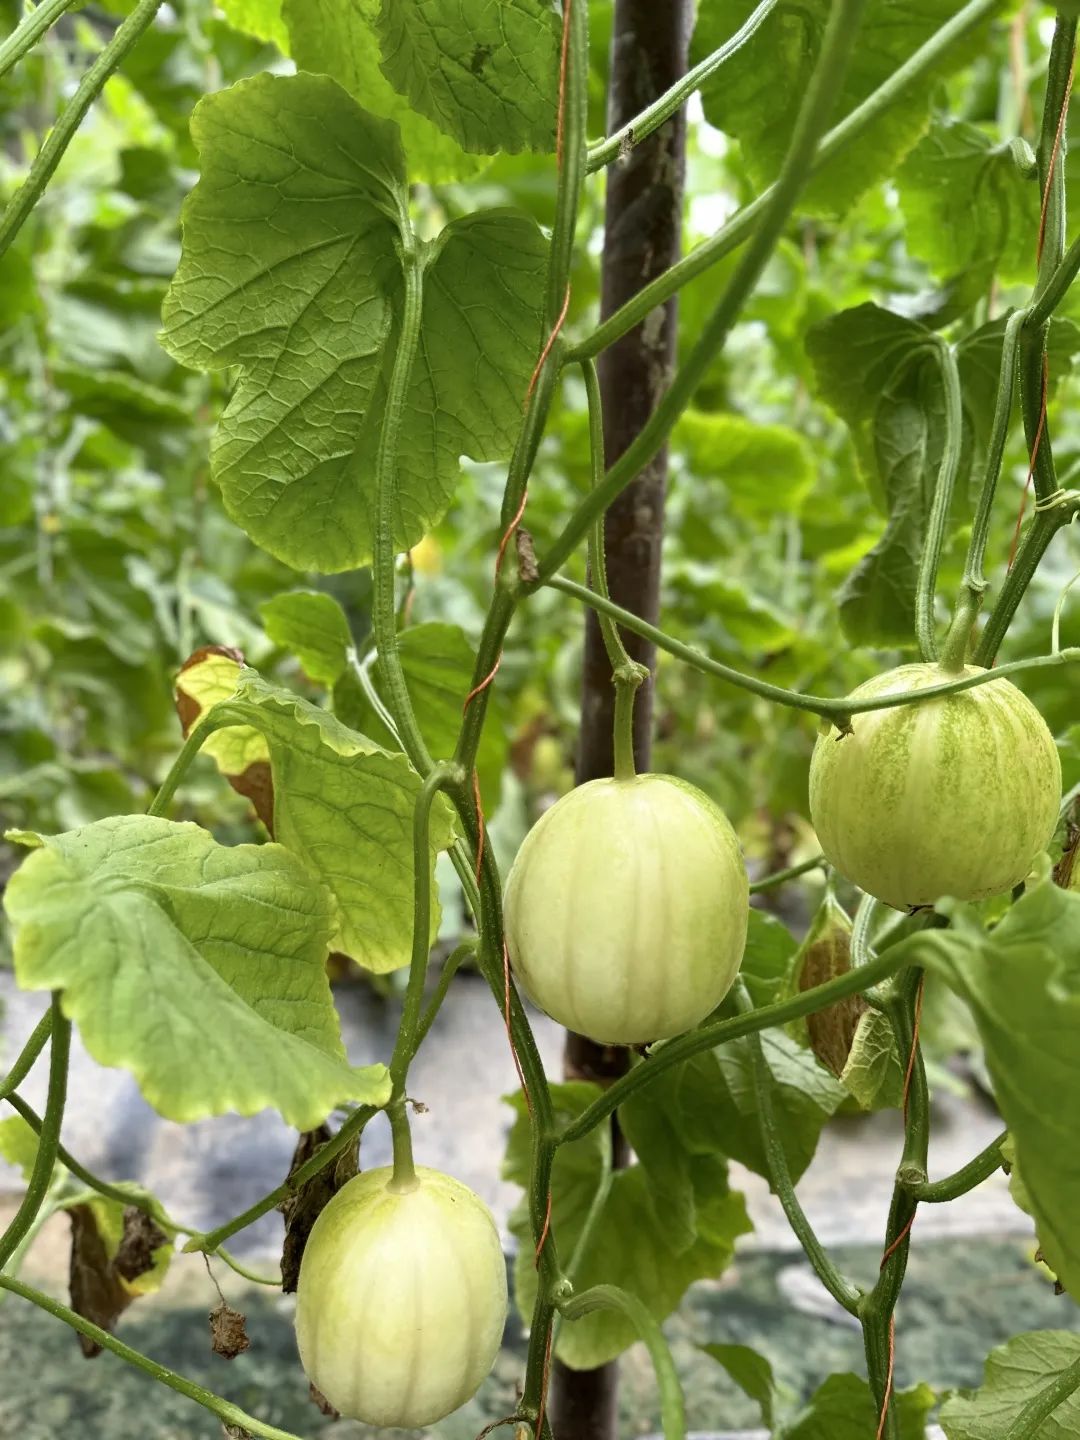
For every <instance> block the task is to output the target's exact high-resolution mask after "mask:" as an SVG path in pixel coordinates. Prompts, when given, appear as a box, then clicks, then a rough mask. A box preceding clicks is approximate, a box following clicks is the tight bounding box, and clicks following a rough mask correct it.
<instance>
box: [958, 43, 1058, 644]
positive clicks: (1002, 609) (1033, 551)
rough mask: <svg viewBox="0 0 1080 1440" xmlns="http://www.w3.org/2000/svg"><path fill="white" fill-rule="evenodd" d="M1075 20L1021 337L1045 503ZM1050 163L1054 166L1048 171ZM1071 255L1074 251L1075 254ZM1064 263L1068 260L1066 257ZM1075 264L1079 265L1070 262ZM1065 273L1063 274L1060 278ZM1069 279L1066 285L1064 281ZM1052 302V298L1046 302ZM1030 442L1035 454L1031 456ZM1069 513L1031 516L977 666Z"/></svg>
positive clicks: (1050, 135)
mask: <svg viewBox="0 0 1080 1440" xmlns="http://www.w3.org/2000/svg"><path fill="white" fill-rule="evenodd" d="M1076 30H1077V22H1076V20H1075V19H1071V20H1070V19H1067V18H1065V17H1064V16H1062V15H1059V16H1058V18H1057V22H1056V24H1055V27H1054V38H1053V41H1052V43H1051V46H1050V63H1049V67H1048V70H1047V79H1046V97H1045V100H1044V103H1043V116H1042V131H1041V135H1040V139H1039V150H1038V162H1039V187H1040V193H1041V194H1043V195H1045V196H1046V223H1045V227H1044V230H1043V236H1042V242H1043V243H1042V253H1041V255H1040V257H1039V273H1038V279H1037V281H1036V285H1035V291H1034V295H1033V297H1032V305H1031V308H1030V312H1029V314H1028V315H1027V317H1026V318H1025V321H1024V324H1023V329H1022V331H1021V335H1020V361H1019V372H1020V408H1021V412H1022V414H1023V418H1024V435H1025V438H1026V440H1027V445H1028V454H1029V455H1030V456H1031V457H1032V462H1031V463H1032V478H1033V481H1034V486H1035V494H1036V497H1037V499H1038V500H1046V499H1047V498H1049V497H1050V496H1052V495H1053V494H1054V493H1055V492H1056V490H1057V471H1056V468H1055V465H1054V454H1053V446H1052V444H1051V440H1050V431H1049V424H1048V421H1047V418H1046V415H1045V412H1044V410H1043V383H1044V378H1045V366H1046V338H1047V333H1048V330H1049V317H1050V313H1051V310H1052V308H1053V304H1055V303H1057V299H1058V298H1060V295H1062V294H1064V291H1065V289H1066V288H1067V281H1066V283H1065V284H1062V280H1063V279H1064V276H1063V275H1062V270H1063V266H1064V265H1065V258H1064V251H1065V148H1066V139H1065V133H1064V130H1063V129H1062V132H1061V139H1060V145H1058V143H1057V137H1058V129H1059V126H1060V121H1061V116H1062V114H1063V111H1064V107H1065V105H1066V104H1067V103H1068V97H1069V87H1070V85H1071V83H1072V68H1073V59H1074V55H1075V51H1076ZM1051 161H1053V162H1054V163H1053V165H1051ZM1074 248H1075V247H1074ZM1070 263H1072V257H1071V252H1070ZM1076 263H1080V259H1078V260H1077V261H1076ZM1065 273H1066V274H1067V273H1068V272H1067V271H1066V272H1065ZM1070 278H1071V277H1070ZM1051 296H1053V297H1055V298H1053V299H1051ZM1036 440H1038V449H1037V450H1036V448H1035V447H1036ZM1072 513H1073V512H1072V511H1071V510H1070V509H1069V507H1060V508H1057V507H1055V508H1054V509H1052V510H1040V509H1038V508H1036V511H1035V518H1034V520H1033V522H1032V524H1031V525H1030V526H1029V528H1028V531H1027V534H1026V535H1025V537H1024V540H1023V543H1022V544H1021V546H1020V550H1019V552H1018V553H1017V556H1016V561H1015V563H1014V565H1013V566H1012V568H1011V569H1010V571H1009V573H1008V575H1007V576H1006V578H1005V584H1004V586H1003V587H1002V591H1001V595H1000V597H999V599H998V602H997V604H996V605H995V606H994V609H993V612H992V613H991V616H990V619H989V621H988V622H987V625H986V628H985V630H984V631H983V634H982V637H981V639H980V641H979V644H978V646H977V648H976V651H975V663H976V664H978V665H987V664H991V663H993V659H994V657H995V656H996V655H997V652H998V648H999V646H1000V645H1001V642H1002V640H1003V639H1004V638H1005V633H1006V631H1007V630H1008V628H1009V625H1010V624H1011V623H1012V618H1013V616H1014V615H1015V614H1016V610H1017V607H1018V606H1019V604H1020V601H1021V600H1022V599H1023V597H1024V593H1025V591H1026V590H1027V587H1028V585H1029V584H1030V583H1031V580H1032V577H1033V576H1034V574H1035V571H1036V570H1037V569H1038V567H1039V562H1040V561H1041V560H1042V557H1043V555H1044V554H1045V553H1046V549H1047V546H1048V545H1049V544H1050V541H1051V540H1052V539H1053V538H1054V535H1055V534H1056V533H1057V530H1058V528H1059V526H1060V525H1062V524H1064V523H1065V522H1066V521H1067V520H1068V519H1070V518H1071V515H1072Z"/></svg>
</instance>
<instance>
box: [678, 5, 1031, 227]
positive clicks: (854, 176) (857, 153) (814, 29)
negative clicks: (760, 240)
mask: <svg viewBox="0 0 1080 1440" xmlns="http://www.w3.org/2000/svg"><path fill="white" fill-rule="evenodd" d="M964 3H965V0H869V3H868V4H867V5H866V8H865V11H864V13H863V17H862V23H861V25H860V29H859V39H858V43H857V45H856V47H855V53H854V57H853V59H852V63H851V66H850V68H849V70H848V73H847V76H846V78H845V80H844V84H843V86H842V88H841V90H840V93H839V94H838V95H837V97H836V105H835V110H834V113H833V116H832V124H834V125H835V124H837V123H838V122H839V121H840V120H842V119H843V118H844V117H845V116H846V115H848V114H850V113H851V111H852V110H854V109H855V108H856V106H858V105H860V104H861V103H862V102H863V101H864V100H865V99H867V98H868V97H869V96H870V95H872V94H873V93H874V91H875V90H877V89H878V88H879V87H880V86H881V85H882V84H883V83H884V82H885V81H886V80H889V79H891V78H892V76H893V75H894V74H895V72H896V71H897V69H899V67H900V65H901V64H903V62H904V61H905V60H907V59H908V58H909V57H910V56H911V55H913V54H914V53H915V51H916V50H918V49H919V47H920V46H922V45H924V44H925V43H926V42H927V41H928V40H929V39H930V38H931V37H932V36H933V35H935V34H936V33H937V32H938V31H939V30H940V29H941V27H942V26H943V25H944V24H945V22H946V21H947V20H950V19H951V18H952V17H953V16H954V15H955V14H956V12H957V11H958V10H960V9H961V8H962V7H963V5H964ZM754 6H755V0H711V3H710V4H708V5H701V6H699V7H698V18H697V25H696V28H695V30H694V38H693V43H692V46H691V58H692V60H693V62H694V63H697V61H699V60H702V59H704V58H705V56H706V55H708V54H709V53H710V52H711V51H713V50H715V49H717V48H718V47H719V46H720V45H722V44H723V43H724V41H726V40H728V39H729V38H730V37H731V36H732V35H733V34H734V33H735V31H736V30H738V29H739V27H740V26H741V25H742V24H743V23H744V21H746V20H747V19H748V18H749V16H750V13H751V11H752V10H753V9H754ZM830 8H831V7H830V0H780V3H779V4H778V5H777V7H776V9H775V10H774V11H773V12H772V14H771V15H769V17H768V19H767V20H765V22H764V23H763V24H762V25H761V27H760V29H759V30H758V31H757V32H756V34H755V35H754V36H753V38H752V39H750V40H748V41H747V43H746V44H745V45H743V46H742V47H741V48H740V49H739V50H738V51H737V52H736V53H735V54H734V55H732V56H731V58H730V59H729V60H728V61H727V62H726V63H725V64H724V65H723V66H722V67H721V69H720V71H719V73H718V74H717V75H716V77H715V78H714V79H713V80H711V81H709V82H708V83H707V84H706V85H705V86H703V87H702V93H701V98H702V102H703V104H704V107H705V118H706V119H707V120H708V121H709V123H710V125H715V126H717V128H718V129H720V130H723V131H724V132H725V133H726V134H728V135H732V136H734V137H736V138H737V139H738V140H739V141H740V142H741V144H742V153H743V158H744V161H745V163H746V165H747V167H748V169H749V171H750V175H751V177H752V179H753V180H754V181H755V182H756V183H757V184H758V185H759V186H763V185H768V184H770V183H771V182H772V181H773V180H775V179H776V175H777V172H778V171H779V169H780V164H781V161H782V160H783V158H784V155H785V154H786V152H787V148H788V145H789V143H790V141H791V133H792V130H793V128H794V125H795V119H796V117H797V115H798V113H799V107H800V105H801V104H802V100H803V96H804V95H805V94H806V87H807V85H808V83H809V80H810V76H811V74H812V73H813V70H814V66H815V64H816V63H817V58H818V54H819V52H820V50H821V42H822V39H823V37H824V33H825V26H826V22H827V21H828V17H829V10H830ZM999 8H1000V9H1001V10H1005V9H1007V8H1008V0H1001V3H1000V7H999ZM989 23H990V22H989V21H987V22H986V23H985V24H984V25H983V26H981V27H979V28H977V29H975V30H974V31H969V33H968V34H967V35H966V36H964V37H963V38H962V39H960V40H957V41H955V42H954V43H953V44H952V45H951V46H949V47H948V48H947V49H946V50H944V51H943V52H942V54H941V55H940V56H939V57H938V60H937V62H936V64H935V65H934V67H933V68H932V69H931V70H930V71H929V72H928V73H927V74H926V75H924V76H923V77H922V78H921V79H920V80H919V82H918V83H917V84H914V85H910V86H909V87H908V88H907V89H906V90H905V91H904V92H903V93H902V94H901V95H900V96H899V97H898V98H897V99H896V100H895V101H894V103H893V104H892V105H890V106H889V107H888V109H887V110H885V112H884V113H883V114H882V115H881V116H880V117H879V118H878V119H877V120H875V121H874V122H873V124H871V125H868V126H867V127H866V128H865V129H864V130H863V131H862V132H861V134H860V135H859V136H858V138H857V139H855V140H853V141H852V142H851V143H850V144H849V145H848V146H847V147H846V148H845V149H844V150H843V151H842V152H841V154H839V155H838V156H837V157H836V159H835V160H832V161H829V162H828V163H827V164H825V165H824V166H823V167H822V168H821V170H820V172H819V173H818V174H817V175H816V176H815V177H814V179H813V180H812V181H811V182H810V184H809V185H808V187H807V190H806V194H805V196H804V198H803V201H802V202H801V208H803V209H804V210H808V211H825V212H829V213H837V214H839V213H842V212H843V211H844V210H846V209H847V208H848V207H849V206H850V205H852V204H853V203H854V201H855V200H857V199H858V197H859V196H860V195H861V194H862V193H863V192H864V191H865V190H867V189H868V188H869V187H870V186H872V185H874V184H876V183H877V182H878V181H879V180H882V179H884V178H885V177H886V176H887V175H891V174H892V173H893V172H894V170H895V168H896V166H897V165H898V164H899V162H900V161H901V160H902V159H903V158H904V156H905V155H906V154H907V153H908V151H909V150H911V148H912V147H913V146H914V145H915V144H916V143H917V142H918V140H919V138H920V137H921V136H922V134H923V132H924V130H925V129H926V126H927V123H928V122H929V119H930V111H931V106H932V104H933V96H934V82H935V81H936V80H938V79H941V78H943V77H944V76H947V75H949V74H952V73H953V72H954V71H956V70H958V69H960V68H961V67H962V66H964V65H967V64H970V63H971V61H973V60H975V59H976V58H977V57H978V56H980V55H981V54H982V53H983V50H984V48H985V43H986V33H987V29H988V26H989Z"/></svg>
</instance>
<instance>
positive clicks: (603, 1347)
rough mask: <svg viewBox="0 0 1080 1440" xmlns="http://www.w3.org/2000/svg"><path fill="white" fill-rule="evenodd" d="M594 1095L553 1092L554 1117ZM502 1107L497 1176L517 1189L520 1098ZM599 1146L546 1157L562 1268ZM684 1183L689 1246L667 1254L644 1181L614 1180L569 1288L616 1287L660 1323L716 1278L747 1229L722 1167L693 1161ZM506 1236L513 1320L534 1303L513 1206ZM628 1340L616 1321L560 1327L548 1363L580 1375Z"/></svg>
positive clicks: (637, 1170)
mask: <svg viewBox="0 0 1080 1440" xmlns="http://www.w3.org/2000/svg"><path fill="white" fill-rule="evenodd" d="M598 1093H599V1091H598V1090H597V1087H596V1086H594V1085H587V1084H583V1083H573V1084H569V1085H555V1086H553V1087H552V1098H553V1100H554V1103H555V1108H556V1112H557V1115H558V1117H559V1118H560V1119H570V1118H572V1117H573V1116H576V1115H578V1114H580V1113H581V1111H582V1110H584V1108H585V1107H586V1105H588V1104H589V1102H590V1101H591V1100H593V1099H594V1098H595V1097H596V1095H597V1094H598ZM510 1103H511V1104H512V1105H513V1106H514V1109H515V1111H516V1113H517V1119H516V1121H515V1123H514V1126H513V1129H512V1130H511V1132H510V1138H509V1140H508V1142H507V1150H506V1161H505V1174H506V1177H507V1179H509V1180H512V1181H514V1182H515V1183H516V1184H518V1185H521V1186H522V1187H524V1186H526V1185H527V1184H528V1179H529V1156H530V1144H531V1142H530V1121H529V1119H528V1115H527V1113H526V1111H525V1107H524V1102H523V1101H522V1099H521V1097H520V1096H517V1095H515V1096H513V1097H511V1100H510ZM602 1144H603V1137H602V1135H601V1133H600V1131H599V1130H594V1131H592V1132H591V1133H590V1134H588V1135H586V1136H584V1137H583V1138H582V1139H581V1140H577V1141H575V1142H574V1143H573V1144H571V1145H564V1146H561V1147H560V1149H559V1152H558V1154H557V1156H556V1157H555V1169H554V1174H553V1182H552V1196H553V1200H552V1212H551V1223H552V1229H553V1233H554V1234H556V1235H557V1236H558V1239H559V1247H560V1255H561V1256H562V1257H563V1263H564V1264H565V1263H566V1262H567V1261H569V1259H570V1257H571V1255H573V1253H574V1247H575V1245H576V1244H577V1240H578V1237H579V1236H580V1234H581V1229H582V1225H583V1224H584V1222H585V1218H586V1216H587V1214H588V1212H589V1208H590V1206H591V1204H592V1200H593V1196H594V1195H595V1193H596V1188H597V1185H598V1184H599V1181H600V1178H601V1173H602V1149H601V1146H602ZM691 1183H692V1185H693V1188H694V1194H695V1200H696V1205H695V1222H694V1231H693V1236H692V1239H691V1241H690V1243H689V1244H684V1245H682V1246H681V1247H676V1246H675V1245H674V1244H673V1243H672V1236H671V1231H670V1227H669V1224H668V1216H667V1212H666V1209H665V1207H664V1205H663V1203H662V1198H661V1197H658V1196H657V1195H656V1192H655V1191H654V1190H653V1189H652V1181H651V1178H650V1176H649V1173H648V1172H647V1171H646V1170H645V1169H644V1168H643V1167H642V1166H640V1165H634V1166H632V1167H631V1168H630V1169H628V1170H620V1171H618V1172H617V1173H616V1174H615V1175H614V1176H613V1177H612V1182H611V1190H610V1192H609V1194H608V1198H607V1201H606V1203H605V1204H604V1206H603V1210H602V1212H601V1214H600V1216H599V1219H598V1222H597V1224H596V1226H595V1229H594V1230H593V1232H592V1241H591V1243H590V1244H589V1246H588V1248H587V1250H586V1253H585V1254H584V1255H583V1256H582V1257H581V1262H580V1266H579V1268H578V1269H577V1271H576V1272H575V1275H574V1285H575V1288H576V1289H579V1290H584V1289H587V1288H588V1287H589V1286H590V1285H595V1284H599V1283H601V1282H603V1283H607V1284H614V1285H620V1286H622V1288H623V1289H625V1290H629V1291H630V1292H631V1294H634V1295H637V1296H638V1297H639V1298H640V1299H641V1300H642V1301H644V1303H645V1304H646V1305H647V1306H648V1307H649V1309H650V1310H651V1311H652V1313H653V1315H655V1316H656V1318H657V1319H658V1320H663V1319H664V1317H665V1316H667V1315H669V1314H670V1313H671V1311H672V1310H674V1309H675V1307H676V1306H677V1305H678V1303H679V1301H680V1300H681V1298H682V1296H683V1294H684V1293H685V1291H686V1289H687V1287H688V1286H689V1285H690V1284H692V1283H693V1282H694V1281H695V1280H699V1279H703V1278H704V1277H705V1276H709V1277H710V1278H713V1277H715V1276H716V1275H718V1274H719V1273H720V1271H721V1270H723V1269H724V1268H725V1267H726V1266H727V1264H728V1263H729V1261H730V1260H731V1258H732V1255H733V1254H734V1248H735V1241H736V1239H737V1238H738V1236H739V1235H742V1234H745V1233H746V1232H747V1231H748V1230H749V1229H750V1228H751V1226H750V1222H749V1220H748V1219H747V1218H746V1209H745V1206H744V1203H743V1198H742V1196H741V1195H739V1194H737V1193H734V1192H733V1191H731V1190H729V1189H728V1182H727V1167H726V1165H725V1164H724V1163H723V1161H721V1160H719V1159H716V1158H710V1157H695V1159H694V1161H693V1162H692V1168H691ZM510 1228H511V1230H512V1231H513V1233H514V1234H515V1235H516V1236H517V1237H518V1241H519V1247H518V1256H517V1262H516V1265H515V1270H514V1276H515V1295H516V1298H517V1303H518V1307H519V1309H520V1310H521V1312H522V1314H523V1315H524V1316H528V1314H529V1313H530V1310H531V1308H532V1302H533V1297H534V1296H535V1294H536V1268H535V1266H534V1264H533V1246H532V1240H531V1238H530V1234H529V1225H528V1219H527V1216H526V1215H525V1213H524V1207H523V1206H522V1207H519V1208H518V1210H517V1211H516V1212H515V1214H514V1215H513V1216H512V1217H511V1221H510ZM637 1338H638V1337H637V1333H636V1332H635V1330H634V1328H633V1326H632V1325H631V1324H630V1322H629V1321H628V1320H626V1318H625V1317H624V1316H622V1315H616V1314H613V1313H611V1312H609V1311H597V1312H595V1313H594V1314H592V1315H587V1316H585V1317H584V1318H583V1319H581V1320H577V1321H575V1322H574V1323H573V1324H572V1325H564V1326H563V1327H562V1330H561V1331H560V1333H559V1340H558V1344H557V1346H556V1354H557V1355H558V1356H559V1358H560V1359H561V1360H563V1361H564V1362H565V1363H566V1364H567V1365H570V1366H571V1367H572V1368H574V1369H577V1370H583V1369H589V1368H591V1367H593V1366H596V1365H601V1364H604V1363H605V1362H606V1361H608V1360H612V1359H614V1358H615V1356H616V1355H618V1354H619V1353H620V1352H621V1351H623V1350H625V1349H626V1347H627V1346H628V1345H630V1344H632V1343H633V1341H634V1340H636V1339H637Z"/></svg>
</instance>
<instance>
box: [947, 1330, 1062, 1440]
mask: <svg viewBox="0 0 1080 1440" xmlns="http://www.w3.org/2000/svg"><path fill="white" fill-rule="evenodd" d="M1077 1360H1080V1335H1077V1334H1076V1333H1075V1331H1072V1330H1031V1331H1029V1332H1028V1333H1027V1334H1025V1335H1014V1336H1013V1338H1012V1339H1011V1340H1007V1341H1006V1342H1005V1344H1004V1345H999V1346H998V1347H997V1348H996V1349H995V1350H991V1352H990V1354H989V1356H988V1358H987V1361H986V1375H985V1377H984V1379H983V1383H982V1384H981V1385H980V1386H979V1388H978V1390H961V1391H959V1392H958V1393H957V1394H955V1395H950V1396H949V1398H948V1399H947V1400H946V1401H945V1404H944V1405H943V1406H942V1407H941V1428H942V1429H943V1430H944V1431H945V1435H946V1437H947V1440H1005V1437H1006V1436H1007V1435H1008V1434H1009V1431H1010V1427H1011V1426H1012V1424H1013V1422H1014V1421H1015V1420H1016V1419H1017V1418H1018V1417H1019V1415H1020V1413H1021V1411H1022V1410H1023V1408H1024V1406H1025V1405H1027V1404H1028V1402H1029V1401H1031V1400H1033V1399H1034V1398H1035V1396H1036V1395H1038V1394H1039V1393H1040V1392H1041V1391H1043V1390H1045V1389H1046V1388H1047V1387H1048V1386H1049V1385H1051V1384H1052V1383H1053V1381H1054V1380H1056V1379H1057V1377H1058V1375H1059V1374H1060V1373H1061V1371H1062V1370H1067V1369H1068V1368H1069V1366H1070V1365H1074V1364H1075V1363H1076V1362H1077ZM1036 1434H1037V1435H1038V1437H1039V1440H1075V1436H1076V1435H1078V1434H1080V1392H1075V1393H1073V1394H1072V1395H1070V1396H1069V1397H1068V1398H1067V1399H1065V1400H1064V1401H1062V1403H1061V1404H1060V1405H1059V1406H1058V1408H1057V1409H1056V1410H1055V1411H1054V1412H1053V1414H1052V1415H1048V1416H1047V1418H1046V1419H1045V1420H1044V1421H1043V1422H1042V1424H1041V1425H1040V1426H1039V1428H1038V1430H1037V1432H1036Z"/></svg>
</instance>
